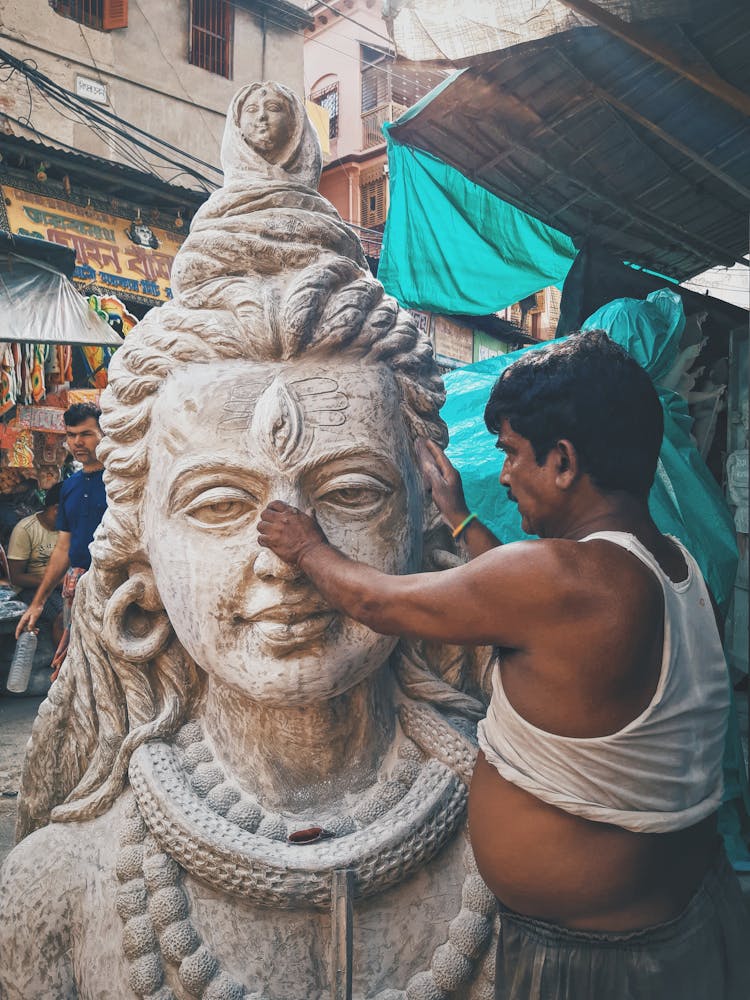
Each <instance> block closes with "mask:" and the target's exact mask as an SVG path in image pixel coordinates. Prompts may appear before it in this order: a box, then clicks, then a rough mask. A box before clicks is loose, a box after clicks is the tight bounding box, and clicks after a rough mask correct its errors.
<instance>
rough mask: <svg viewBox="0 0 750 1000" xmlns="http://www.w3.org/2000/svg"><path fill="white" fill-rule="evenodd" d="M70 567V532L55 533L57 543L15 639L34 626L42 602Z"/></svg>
mask: <svg viewBox="0 0 750 1000" xmlns="http://www.w3.org/2000/svg"><path fill="white" fill-rule="evenodd" d="M69 566H70V532H69V531H59V532H58V533H57V543H56V545H55V547H54V549H53V550H52V555H51V556H50V560H49V562H48V563H47V569H46V570H45V571H44V576H43V577H42V582H41V583H40V584H39V587H38V588H37V592H36V594H34V599H33V600H32V602H31V604H30V605H29V607H28V609H27V610H26V611H25V612H24V614H23V616H22V618H21V620H20V621H19V623H18V625H17V626H16V639H17V638H18V637H19V636H20V635H21V633H22V632H24V631H26V630H27V629H33V628H34V627H35V626H36V623H37V620H38V618H39V615H40V614H41V613H42V610H43V609H44V602H45V601H46V600H47V598H48V597H49V595H50V594H51V593H52V591H53V590H54V589H55V587H56V586H57V585H58V583H59V582H60V581H61V580H62V578H63V577H64V576H65V574H66V572H67V571H68V568H69Z"/></svg>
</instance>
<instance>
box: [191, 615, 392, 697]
mask: <svg viewBox="0 0 750 1000" xmlns="http://www.w3.org/2000/svg"><path fill="white" fill-rule="evenodd" d="M367 631H368V635H367V638H368V639H369V642H368V643H367V644H366V645H365V644H364V643H362V644H359V643H356V644H355V643H351V644H346V645H344V644H342V643H337V644H335V645H332V646H326V644H317V643H310V642H308V643H307V644H306V645H305V646H304V648H302V649H297V650H290V651H289V652H287V654H286V655H276V656H271V655H260V653H259V652H258V651H257V650H256V651H255V652H254V655H253V656H252V657H251V658H250V659H248V658H247V657H246V656H239V657H237V659H235V658H234V657H232V656H225V657H224V658H223V661H222V662H221V663H216V664H215V665H213V666H212V667H210V668H209V669H207V670H206V673H207V674H208V675H209V678H210V680H209V684H220V685H222V686H226V687H229V688H232V689H233V690H234V691H236V692H237V693H238V694H240V695H241V696H243V697H244V698H246V699H248V700H249V701H251V702H254V703H256V704H257V705H259V706H263V707H266V708H278V709H285V708H304V707H308V706H311V705H313V704H315V703H320V702H324V701H329V700H331V699H332V698H337V697H340V696H341V695H344V694H346V693H347V691H350V690H352V689H353V688H355V687H356V686H357V685H358V684H360V683H362V682H363V681H365V680H366V679H367V678H368V677H371V676H373V675H374V674H375V673H377V672H378V670H380V669H382V668H383V667H384V666H385V665H386V663H387V661H388V657H389V656H390V654H391V653H392V652H393V649H394V648H395V646H396V643H397V642H398V639H397V638H396V637H394V636H385V635H383V636H376V635H374V634H373V633H372V632H369V630H367ZM197 662H198V663H199V664H200V663H201V659H197ZM204 662H205V661H204ZM203 669H204V670H205V669H206V668H205V667H204V668H203Z"/></svg>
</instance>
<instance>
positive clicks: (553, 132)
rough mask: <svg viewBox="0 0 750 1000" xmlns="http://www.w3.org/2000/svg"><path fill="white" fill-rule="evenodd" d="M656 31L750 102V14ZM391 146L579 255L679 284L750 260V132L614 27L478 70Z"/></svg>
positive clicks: (478, 65) (707, 11)
mask: <svg viewBox="0 0 750 1000" xmlns="http://www.w3.org/2000/svg"><path fill="white" fill-rule="evenodd" d="M647 27H648V31H649V32H650V33H651V34H652V36H653V37H654V38H655V39H657V40H658V42H659V43H661V44H662V45H667V46H669V48H670V49H672V50H673V51H674V52H676V53H678V54H679V55H680V57H681V58H682V59H683V60H685V61H689V62H690V64H691V65H692V66H694V67H697V68H699V69H701V70H703V71H706V72H707V73H715V74H718V75H719V76H720V77H721V78H722V79H723V80H724V81H727V82H729V83H731V84H733V85H734V87H736V88H738V89H739V90H740V91H743V92H744V93H745V94H750V59H748V58H747V52H748V51H749V50H750V4H747V3H743V4H742V5H740V4H737V3H727V2H724V3H719V4H717V3H713V4H709V3H708V2H707V0H698V2H697V3H696V4H695V5H694V17H693V19H692V20H691V22H690V23H689V24H688V23H671V24H663V23H660V24H656V23H651V24H649V25H648V26H647ZM390 134H391V136H392V138H393V139H395V140H396V141H397V142H401V143H405V144H407V145H411V146H415V147H417V148H420V149H423V150H426V151H427V152H430V153H433V154H434V155H436V156H438V157H439V158H440V159H443V160H445V161H446V162H448V163H451V164H452V165H453V166H455V167H457V168H458V169H459V170H461V171H462V172H463V173H464V174H465V175H467V176H468V177H470V178H471V179H472V180H473V181H475V182H477V183H479V184H481V185H482V186H484V187H486V188H488V189H489V190H491V191H493V192H494V193H495V194H497V195H498V196H499V197H501V198H503V199H505V200H507V201H509V202H510V203H511V204H514V205H516V206H517V207H519V208H521V209H523V210H524V211H526V212H529V213H530V214H531V215H534V216H536V217H537V218H539V219H541V220H542V221H544V222H546V223H548V224H549V225H552V226H555V227H556V228H558V229H561V230H563V231H564V232H566V233H568V234H569V235H570V236H571V237H572V238H573V239H574V240H575V242H576V243H577V244H578V245H582V244H583V243H584V242H585V241H586V240H587V239H589V238H593V239H596V240H597V241H598V242H599V243H600V244H601V245H603V246H604V247H605V248H607V249H608V250H610V251H611V252H612V253H614V254H616V255H617V256H618V257H620V258H621V259H627V260H632V261H635V262H637V263H639V264H641V265H643V266H645V267H650V268H653V269H654V270H656V271H660V272H661V273H664V274H668V275H671V276H673V277H676V278H678V279H680V280H684V279H685V278H688V277H691V276H692V275H695V274H697V273H699V272H701V271H704V270H706V269H707V268H709V267H712V266H715V265H717V264H723V265H728V264H731V263H733V262H734V261H736V260H739V259H741V258H742V257H743V255H744V254H746V253H747V249H748V235H747V219H748V210H749V209H750V121H749V120H748V118H747V117H745V116H744V115H743V114H742V113H741V112H740V111H739V110H737V109H736V108H735V107H732V106H731V105H730V104H729V103H725V102H724V101H722V100H721V99H720V98H718V97H716V96H714V95H713V94H712V93H709V92H707V91H706V90H704V89H702V88H700V87H698V86H696V84H695V83H693V82H691V81H690V80H688V79H687V78H685V77H684V76H682V75H680V74H678V73H677V72H675V71H674V70H672V69H668V68H667V67H666V66H664V65H663V64H661V63H659V62H657V61H655V60H654V59H653V58H650V57H649V56H648V55H645V54H643V53H642V52H641V51H639V50H638V49H636V48H634V47H633V46H631V45H629V44H627V43H626V42H625V41H622V40H620V39H619V38H617V37H615V36H613V35H612V34H610V33H608V32H606V31H604V30H603V29H601V28H575V29H573V30H570V31H566V32H563V33H560V34H556V35H553V36H551V37H549V38H545V39H543V40H541V41H537V42H533V43H530V44H526V45H519V46H514V47H512V48H509V49H505V50H504V51H502V52H496V53H492V54H490V55H486V56H482V57H479V58H477V59H476V60H475V61H474V64H473V65H472V67H470V68H468V69H466V70H465V71H464V72H463V73H462V74H461V75H460V76H458V77H457V78H456V79H455V80H454V81H453V82H452V83H451V84H450V85H449V86H448V87H445V88H444V89H443V90H442V92H440V93H439V94H437V96H436V97H435V98H434V99H433V100H431V101H429V102H427V103H426V104H425V106H424V107H423V108H422V109H421V110H420V111H419V112H418V113H416V114H414V115H412V116H411V117H409V115H406V116H404V119H403V121H400V122H397V123H396V124H395V125H394V126H392V128H391V133H390Z"/></svg>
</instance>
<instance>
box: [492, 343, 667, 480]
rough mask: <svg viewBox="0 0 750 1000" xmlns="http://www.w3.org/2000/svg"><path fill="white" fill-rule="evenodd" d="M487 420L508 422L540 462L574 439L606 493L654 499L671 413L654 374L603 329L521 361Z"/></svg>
mask: <svg viewBox="0 0 750 1000" xmlns="http://www.w3.org/2000/svg"><path fill="white" fill-rule="evenodd" d="M484 420H485V423H486V424H487V429H488V430H489V431H490V433H492V434H499V433H500V429H501V425H502V422H503V420H507V421H508V423H509V424H510V426H511V427H512V428H513V430H514V431H515V432H516V434H520V435H521V437H524V438H526V439H527V440H528V441H529V442H530V443H531V446H532V448H533V449H534V455H535V457H536V460H537V462H538V463H539V464H540V465H542V464H543V462H544V461H545V459H546V458H547V455H548V454H549V452H550V450H551V449H552V448H553V447H554V446H555V444H556V443H557V442H558V441H560V440H564V439H566V440H568V441H570V442H571V443H572V444H573V445H574V446H575V449H576V452H577V453H578V459H579V461H580V463H581V471H582V472H585V473H588V475H589V476H591V479H592V481H593V482H594V484H595V485H596V486H597V487H598V488H599V489H600V490H603V491H605V492H612V491H615V490H622V491H624V492H626V493H631V494H635V495H636V496H638V497H640V498H644V497H647V496H648V492H649V490H650V489H651V485H652V483H653V481H654V475H655V473H656V463H657V459H658V457H659V449H660V448H661V441H662V436H663V434H664V414H663V413H662V408H661V403H660V402H659V397H658V396H657V394H656V390H655V389H654V387H653V385H652V383H651V379H650V378H649V376H648V374H647V373H646V371H645V370H644V369H643V368H641V366H640V365H639V364H638V363H637V361H635V360H634V359H633V358H631V357H630V355H629V354H627V353H626V352H625V351H624V350H623V349H622V348H621V347H619V346H618V345H617V344H615V343H614V342H613V341H611V340H610V339H609V337H608V336H607V334H606V333H605V332H604V331H603V330H587V331H586V332H585V333H583V332H579V333H575V334H573V335H572V336H571V337H570V338H569V339H567V340H565V341H562V342H560V343H554V344H551V345H550V346H549V347H547V348H542V349H539V350H536V351H529V352H528V353H527V354H525V355H523V356H522V357H521V358H519V360H518V361H516V362H514V363H513V364H512V365H510V366H509V367H508V368H506V370H505V371H504V372H503V373H502V375H501V376H500V378H499V379H498V380H497V382H496V383H495V386H494V387H493V389H492V393H491V394H490V398H489V402H488V403H487V407H486V409H485V411H484Z"/></svg>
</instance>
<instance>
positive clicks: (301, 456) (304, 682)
mask: <svg viewBox="0 0 750 1000" xmlns="http://www.w3.org/2000/svg"><path fill="white" fill-rule="evenodd" d="M275 499H280V500H285V501H286V502H287V503H290V504H293V505H294V506H296V507H299V508H300V509H302V510H308V511H309V510H311V509H314V510H315V513H316V515H317V518H318V521H319V523H320V525H321V527H322V528H323V530H324V531H325V533H326V535H327V537H328V539H329V541H330V542H331V543H332V544H333V545H335V546H336V547H337V548H339V549H340V550H341V551H342V552H344V553H345V554H346V555H348V556H351V557H352V558H353V559H357V560H361V561H364V562H367V563H369V564H370V565H372V566H375V567H377V568H378V569H381V570H383V571H384V572H386V573H404V572H412V571H415V570H416V569H418V567H419V563H420V559H421V537H422V499H421V491H420V485H419V479H418V476H417V474H416V472H415V468H414V464H413V457H412V447H411V443H410V440H409V437H408V434H407V432H406V429H405V426H404V423H403V420H402V417H401V413H400V409H399V399H398V393H397V389H396V386H395V383H394V380H393V376H392V375H391V373H390V372H389V370H388V369H387V368H386V367H385V366H382V365H373V364H359V365H357V364H345V363H344V364H330V363H329V364H321V363H313V362H310V361H305V362H299V361H295V362H284V363H277V364H264V365H260V364H248V363H243V362H238V361H232V362H221V363H217V364H212V365H195V366H191V367H189V368H187V369H183V370H182V371H181V372H179V373H178V374H176V375H174V376H171V377H170V378H169V380H168V381H167V383H166V385H165V386H164V388H163V389H162V391H161V392H160V394H159V398H158V400H157V402H156V404H155V406H154V413H153V422H152V431H151V434H150V473H149V478H148V483H147V488H146V497H145V501H144V502H145V508H144V511H145V536H146V545H147V549H148V554H149V557H150V561H151V565H152V567H153V572H154V576H155V579H156V585H157V587H158V590H159V594H160V595H161V599H162V601H163V603H164V607H165V609H166V611H167V613H168V615H169V618H170V620H171V622H172V625H173V627H174V630H175V632H176V634H177V636H178V638H179V639H180V641H181V642H182V644H183V645H184V647H185V649H186V650H187V651H188V653H189V654H190V655H191V656H192V657H193V659H194V660H195V661H196V662H197V663H198V665H199V666H201V667H202V668H203V669H204V670H205V671H207V672H208V674H209V675H211V676H212V677H215V678H218V679H220V680H221V681H223V682H224V683H226V684H229V685H230V686H232V687H234V688H236V689H238V690H239V691H242V692H243V693H244V694H246V695H248V696H249V697H251V698H253V699H254V700H256V701H258V702H263V703H266V704H268V705H277V706H288V705H301V704H306V703H310V702H312V701H316V700H322V699H326V698H331V697H333V696H335V695H338V694H341V693H342V692H343V691H345V690H347V689H348V688H350V687H352V686H353V685H354V684H356V683H357V682H358V681H360V680H362V679H363V678H364V677H366V676H367V675H369V674H371V673H372V672H373V671H375V670H377V668H378V667H379V666H380V665H381V664H383V663H384V662H385V660H386V658H387V657H388V655H389V654H390V652H391V651H392V649H393V647H394V645H395V642H396V640H395V639H394V638H392V637H389V636H381V635H376V634H375V633H374V632H371V631H370V630H369V629H368V628H366V627H365V626H364V625H360V624H358V623H356V622H354V621H352V620H351V619H349V618H346V617H344V616H342V615H341V614H339V613H338V612H336V611H333V610H331V609H330V608H329V607H328V606H327V605H326V604H325V603H324V601H323V599H322V597H321V596H320V595H319V594H318V592H317V591H316V590H315V589H314V588H313V587H312V585H311V584H310V582H309V581H308V580H307V579H306V578H305V577H304V576H302V575H301V574H299V573H298V572H297V571H296V570H294V569H292V568H291V567H289V566H287V565H286V564H285V563H282V562H281V561H280V560H279V559H278V558H277V557H276V556H275V555H273V553H272V552H271V551H270V550H269V549H264V548H261V547H260V546H259V545H258V536H257V523H258V515H259V514H260V512H261V511H262V510H263V508H264V507H265V506H266V504H268V503H269V502H270V501H271V500H275Z"/></svg>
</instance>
